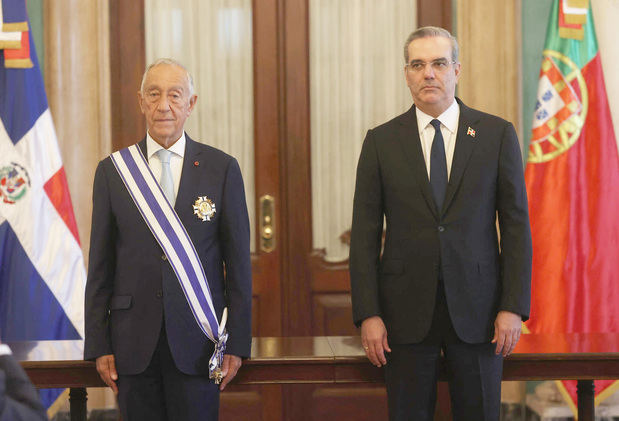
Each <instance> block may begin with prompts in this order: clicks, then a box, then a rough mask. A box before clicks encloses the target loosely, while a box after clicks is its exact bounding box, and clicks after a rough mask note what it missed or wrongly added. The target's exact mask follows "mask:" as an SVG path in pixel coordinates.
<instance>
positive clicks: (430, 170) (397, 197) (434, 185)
mask: <svg viewBox="0 0 619 421" xmlns="http://www.w3.org/2000/svg"><path fill="white" fill-rule="evenodd" d="M405 60H406V66H405V76H406V82H407V85H408V87H409V88H410V91H411V94H412V97H413V100H414V106H413V107H412V108H411V109H410V110H409V111H407V112H406V113H404V114H402V115H400V116H398V117H396V118H394V119H393V120H391V121H389V122H387V123H385V124H383V125H381V126H378V127H376V128H374V129H372V130H370V131H368V133H367V136H366V138H365V141H364V144H363V148H362V151H361V156H360V158H359V165H358V169H357V184H356V188H355V198H354V211H353V224H352V234H351V249H350V276H351V286H352V300H353V317H354V322H355V323H356V324H357V325H358V326H361V338H362V343H363V346H364V349H365V351H366V354H367V356H368V358H369V359H370V360H371V362H372V363H373V364H375V365H377V366H379V367H380V366H385V380H386V385H387V394H388V401H389V413H390V419H391V420H398V421H399V420H415V421H424V420H432V419H433V414H434V407H435V401H436V382H437V367H438V366H437V363H438V361H439V356H440V355H441V352H442V353H444V355H445V359H446V361H447V366H448V373H449V385H450V395H451V400H452V410H453V415H454V419H455V420H470V421H481V420H498V419H499V408H500V386H501V376H502V367H503V360H502V357H503V356H506V355H509V354H510V353H511V352H512V350H513V349H514V347H515V345H516V343H517V341H518V338H519V336H520V328H521V322H522V320H526V319H527V318H528V314H529V301H530V275H531V255H532V251H531V234H530V228H529V218H528V208H527V197H526V190H525V184H524V176H523V168H522V160H521V154H520V148H519V145H518V140H517V137H516V133H515V130H514V127H513V126H512V125H511V124H510V123H509V122H507V121H505V120H502V119H501V118H498V117H495V116H492V115H489V114H485V113H482V112H480V111H476V110H473V109H471V108H468V107H467V106H466V105H464V104H463V103H462V101H460V100H459V99H456V98H455V88H456V83H457V81H458V77H459V75H460V63H459V62H458V44H457V41H456V40H455V38H454V37H453V36H452V35H451V34H450V33H449V32H448V31H446V30H444V29H442V28H436V27H424V28H420V29H418V30H416V31H415V32H413V33H412V34H411V35H410V36H409V38H408V40H407V42H406V44H405ZM480 82H481V81H480ZM497 216H498V222H499V228H500V244H499V240H498V238H499V237H498V236H497V230H496V219H497ZM383 219H386V236H385V244H384V250H383V251H382V256H381V238H382V234H383ZM385 352H386V353H387V354H385Z"/></svg>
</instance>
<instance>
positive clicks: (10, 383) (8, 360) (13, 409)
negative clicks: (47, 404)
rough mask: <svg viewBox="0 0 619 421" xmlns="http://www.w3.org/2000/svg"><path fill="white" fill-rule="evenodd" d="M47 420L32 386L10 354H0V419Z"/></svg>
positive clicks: (9, 420)
mask: <svg viewBox="0 0 619 421" xmlns="http://www.w3.org/2000/svg"><path fill="white" fill-rule="evenodd" d="M36 420H47V415H46V414H45V409H44V408H43V405H41V402H40V401H39V395H38V394H37V392H36V390H35V388H34V386H33V385H32V383H30V380H29V379H28V376H26V373H25V372H24V370H23V369H22V368H21V366H20V365H19V364H18V363H17V362H16V361H15V360H14V359H13V357H12V356H11V355H3V356H0V421H36Z"/></svg>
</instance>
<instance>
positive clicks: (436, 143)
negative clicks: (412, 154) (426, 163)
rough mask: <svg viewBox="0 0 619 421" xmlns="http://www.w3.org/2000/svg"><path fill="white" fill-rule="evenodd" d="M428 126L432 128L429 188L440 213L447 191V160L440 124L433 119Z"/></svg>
mask: <svg viewBox="0 0 619 421" xmlns="http://www.w3.org/2000/svg"><path fill="white" fill-rule="evenodd" d="M430 124H431V125H432V126H433V127H434V140H433V141H432V149H431V151H430V186H431V187H432V193H433V194H434V203H435V204H436V208H437V209H438V211H439V213H440V212H441V209H443V201H444V200H445V191H447V159H446V158H445V143H444V142H443V134H442V133H441V122H440V121H438V120H437V119H434V120H432V121H431V122H430Z"/></svg>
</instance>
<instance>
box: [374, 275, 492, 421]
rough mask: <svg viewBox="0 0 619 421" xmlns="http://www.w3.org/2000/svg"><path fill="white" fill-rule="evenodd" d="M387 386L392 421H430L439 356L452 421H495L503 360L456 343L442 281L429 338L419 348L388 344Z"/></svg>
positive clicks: (482, 348)
mask: <svg viewBox="0 0 619 421" xmlns="http://www.w3.org/2000/svg"><path fill="white" fill-rule="evenodd" d="M390 347H391V350H392V352H391V353H387V365H386V366H385V383H386V385H387V397H388V403H389V420H390V421H407V420H411V421H426V420H427V421H431V420H433V419H434V409H435V405H436V386H437V378H438V367H439V361H440V356H441V352H442V353H443V354H444V356H445V361H446V363H447V375H448V381H449V394H450V396H451V407H452V413H453V419H454V420H456V421H498V420H499V412H500V405H501V377H502V374H503V358H502V356H501V355H496V354H495V352H494V351H495V349H496V344H491V343H481V344H468V343H465V342H463V341H462V340H460V339H459V338H458V335H457V334H456V332H455V330H454V328H453V325H452V323H451V319H450V317H449V311H448V309H447V303H446V299H445V291H444V287H443V284H442V282H439V287H438V291H437V297H436V306H435V310H434V314H433V318H432V326H431V328H430V332H429V333H428V336H427V337H426V338H425V339H424V340H423V341H422V342H420V343H417V344H402V345H392V344H390Z"/></svg>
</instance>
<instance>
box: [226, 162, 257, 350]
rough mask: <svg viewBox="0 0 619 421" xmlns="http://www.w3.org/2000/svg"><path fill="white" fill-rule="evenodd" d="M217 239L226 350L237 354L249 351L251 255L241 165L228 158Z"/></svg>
mask: <svg viewBox="0 0 619 421" xmlns="http://www.w3.org/2000/svg"><path fill="white" fill-rule="evenodd" d="M222 204H223V206H222V220H221V225H220V241H221V244H222V252H223V259H224V263H225V268H226V281H225V282H226V303H227V306H228V322H227V324H226V329H227V331H228V342H227V345H226V352H227V353H229V354H232V355H236V356H239V357H249V356H250V354H251V300H252V281H251V257H250V253H249V216H248V214H247V203H246V201H245V188H244V186H243V177H242V176H241V169H240V168H239V164H238V163H237V161H236V159H234V158H232V159H231V160H230V163H229V165H228V168H227V170H226V178H225V183H224V192H223V197H222Z"/></svg>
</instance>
